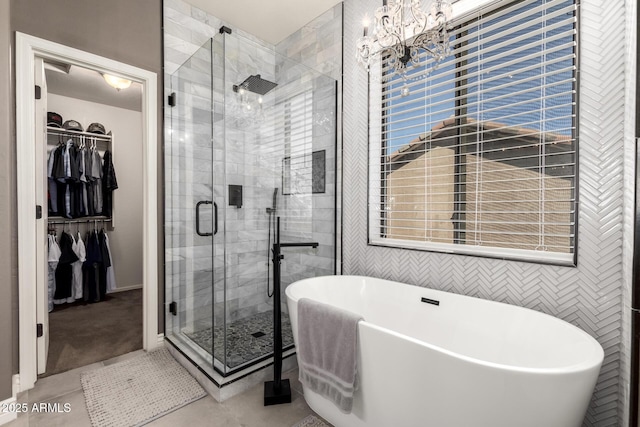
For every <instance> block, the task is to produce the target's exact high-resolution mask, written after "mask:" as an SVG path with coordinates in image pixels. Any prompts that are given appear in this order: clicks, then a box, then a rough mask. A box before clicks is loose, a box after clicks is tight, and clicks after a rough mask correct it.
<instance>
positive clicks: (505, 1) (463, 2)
mask: <svg viewBox="0 0 640 427" xmlns="http://www.w3.org/2000/svg"><path fill="white" fill-rule="evenodd" d="M519 1H522V0H458V1H455V2H453V5H452V7H453V25H454V26H455V27H460V26H461V25H468V24H469V23H471V22H473V21H475V20H477V19H479V17H478V13H477V12H478V11H479V10H482V13H483V14H490V13H493V12H495V11H497V10H500V9H502V8H504V7H506V6H510V5H512V4H515V3H518V2H519ZM573 3H574V5H575V7H576V10H575V44H576V45H575V51H574V65H575V71H574V76H575V80H574V82H573V91H574V94H575V95H574V98H573V109H574V110H573V119H572V120H573V123H572V124H573V128H574V133H573V135H572V136H573V141H574V146H573V151H574V153H575V154H574V164H575V166H574V168H575V169H574V175H573V180H574V185H573V189H572V191H573V192H574V194H573V196H574V197H573V200H574V201H573V209H574V217H573V221H574V222H573V231H574V232H573V237H572V242H571V243H572V246H573V251H572V252H571V253H560V252H549V251H531V250H523V249H515V248H504V247H497V246H477V245H466V244H459V243H441V242H435V243H434V242H428V241H418V240H402V239H391V238H386V237H382V235H381V234H382V232H381V229H382V227H384V221H385V219H384V216H385V215H384V214H383V213H380V214H376V212H375V211H374V209H373V206H372V205H373V204H372V201H371V195H372V185H373V184H374V183H375V184H376V185H377V186H378V187H379V188H378V189H379V194H380V199H379V202H378V203H377V206H379V207H380V209H382V208H383V207H384V198H385V195H384V191H383V189H384V186H383V185H382V184H381V182H382V181H383V180H384V179H385V176H386V175H385V174H387V173H388V172H387V171H385V170H384V168H385V166H386V165H385V162H381V161H380V160H379V159H380V157H381V156H384V152H385V147H384V144H383V143H382V140H383V138H382V136H381V135H382V133H383V132H384V127H385V124H384V121H383V118H382V114H379V113H378V112H377V110H376V109H373V110H372V108H371V107H372V103H376V102H377V103H378V104H380V103H382V104H384V102H385V100H384V97H383V94H382V87H383V85H381V84H380V85H372V81H371V77H370V76H371V75H374V73H376V72H378V73H379V72H380V70H379V68H377V66H376V64H374V65H372V67H371V70H370V72H369V74H368V76H367V77H368V79H367V86H368V90H367V105H368V106H369V109H368V111H369V114H368V119H369V120H368V129H367V130H368V141H369V144H368V153H367V154H368V160H367V210H368V212H367V244H368V245H369V246H378V247H386V248H399V249H406V250H416V251H420V252H432V253H446V254H455V255H465V256H473V257H482V258H494V259H502V260H512V261H520V262H528V263H536V264H546V265H559V266H568V267H577V265H578V230H579V224H578V222H579V208H580V202H579V195H580V191H579V163H580V162H579V145H580V144H579V139H580V138H579V135H580V129H579V122H580V120H579V118H580V102H579V101H580V42H579V39H580V2H579V1H578V0H574V1H573ZM378 67H379V65H378ZM458 72H459V71H458V70H457V67H456V69H454V73H455V74H458ZM456 93H457V88H456ZM459 103H460V101H459V100H456V105H455V110H456V111H458V110H459V108H460V105H459ZM459 120H460V118H459V116H458V114H456V121H459ZM457 137H458V138H460V137H461V135H460V134H458V136H457ZM372 139H373V141H375V142H377V144H371V141H372ZM372 145H374V146H375V147H377V148H380V152H375V151H377V150H375V149H372ZM455 148H456V154H455V155H456V161H455V162H454V167H455V168H458V167H460V162H459V160H457V159H458V157H459V156H460V155H461V154H460V153H459V148H460V144H456V146H455ZM376 157H377V158H378V160H376ZM376 167H377V168H378V170H379V174H377V175H378V179H377V180H376V181H375V182H374V181H372V176H373V174H374V173H375V168H376ZM455 181H456V182H455V184H454V185H459V182H457V181H458V180H455ZM456 193H457V192H456ZM465 194H466V193H465ZM459 203H460V200H458V198H457V197H456V199H455V200H454V202H453V206H454V207H455V206H457V205H458V204H459ZM454 211H457V209H455V208H454ZM454 215H455V213H454ZM374 221H375V222H379V224H377V225H373V224H372V222H374ZM374 227H377V230H378V231H377V234H378V235H379V236H380V237H375V234H374V233H373V230H374ZM463 233H464V231H463ZM460 236H461V234H460V230H458V229H457V227H454V237H453V241H454V242H455V241H457V240H458V241H459V240H460Z"/></svg>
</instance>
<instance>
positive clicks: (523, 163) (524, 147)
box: [386, 118, 574, 176]
mask: <svg viewBox="0 0 640 427" xmlns="http://www.w3.org/2000/svg"><path fill="white" fill-rule="evenodd" d="M458 128H461V131H460V132H458ZM476 132H482V133H483V134H484V135H485V136H486V137H487V140H488V141H484V142H483V146H482V151H481V152H480V153H479V154H480V155H482V156H483V157H485V158H487V159H490V160H495V161H501V162H505V163H509V164H512V165H514V166H518V167H531V166H532V165H533V161H534V160H535V159H537V155H538V150H539V145H538V144H539V143H540V139H541V137H542V138H544V143H545V144H546V147H545V153H546V154H547V156H549V155H551V156H552V157H548V159H551V160H552V163H551V164H548V165H547V167H546V168H545V171H546V173H547V174H548V175H554V176H566V175H569V174H571V175H573V173H568V172H569V171H567V170H566V169H562V167H561V166H562V165H573V163H574V156H573V153H574V148H573V144H572V137H571V136H570V135H561V134H558V133H554V132H546V133H542V134H541V133H540V132H538V131H537V130H535V129H530V128H525V127H516V126H508V125H505V124H504V123H499V122H491V121H486V122H478V121H476V120H474V119H461V121H460V122H457V121H456V119H455V118H449V119H446V120H444V121H442V122H440V123H438V124H436V125H435V126H433V127H432V128H431V131H430V132H427V133H425V134H422V135H420V136H419V137H417V138H415V139H414V140H412V141H410V142H409V143H408V144H405V145H403V146H402V147H400V148H399V149H398V150H397V151H394V152H393V153H391V154H389V155H388V156H387V159H386V160H387V164H389V165H390V169H391V171H394V170H396V169H399V168H401V167H402V166H404V165H405V164H407V163H409V162H411V161H413V160H414V159H416V158H418V157H420V156H422V155H423V154H424V153H426V152H428V151H429V150H431V149H433V148H436V147H447V148H456V147H457V146H458V134H459V133H460V134H462V135H464V134H473V133H476ZM465 147H467V148H469V149H468V150H462V151H461V153H460V154H478V153H477V152H476V146H475V144H470V145H468V146H467V145H464V144H463V147H462V148H465ZM515 148H517V149H518V155H517V156H513V151H511V150H512V149H515ZM513 157H518V159H513ZM548 163H549V162H548ZM536 164H537V162H536ZM554 165H558V167H553V166H554Z"/></svg>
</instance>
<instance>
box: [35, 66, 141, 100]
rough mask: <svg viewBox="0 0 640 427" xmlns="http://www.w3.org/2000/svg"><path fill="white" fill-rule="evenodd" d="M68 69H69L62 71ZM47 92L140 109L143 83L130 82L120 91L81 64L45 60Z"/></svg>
mask: <svg viewBox="0 0 640 427" xmlns="http://www.w3.org/2000/svg"><path fill="white" fill-rule="evenodd" d="M67 69H68V70H69V71H68V73H67V72H65V71H66V70H67ZM45 73H46V77H47V92H50V93H55V94H56V95H64V96H68V97H70V98H77V99H82V100H84V101H90V102H96V103H99V104H106V105H111V106H112V107H119V108H125V109H127V110H134V111H142V85H141V84H139V83H135V82H134V83H132V84H131V86H130V87H129V88H127V89H122V90H120V91H118V90H116V89H114V88H113V87H111V86H109V85H108V84H107V82H105V81H104V78H103V77H102V75H101V74H100V73H98V72H97V71H93V70H89V69H86V68H82V67H77V66H75V65H72V66H70V67H69V66H68V65H67V66H64V65H57V64H53V65H52V64H47V65H46V66H45Z"/></svg>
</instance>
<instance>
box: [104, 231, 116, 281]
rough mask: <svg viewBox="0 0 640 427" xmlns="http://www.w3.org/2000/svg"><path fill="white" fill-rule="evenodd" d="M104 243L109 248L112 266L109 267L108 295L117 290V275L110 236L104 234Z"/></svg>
mask: <svg viewBox="0 0 640 427" xmlns="http://www.w3.org/2000/svg"><path fill="white" fill-rule="evenodd" d="M104 243H105V245H106V247H107V255H108V256H109V260H110V264H111V265H109V267H107V293H109V292H113V291H115V290H116V273H115V270H114V269H113V257H112V256H111V247H110V246H109V236H108V235H107V233H104Z"/></svg>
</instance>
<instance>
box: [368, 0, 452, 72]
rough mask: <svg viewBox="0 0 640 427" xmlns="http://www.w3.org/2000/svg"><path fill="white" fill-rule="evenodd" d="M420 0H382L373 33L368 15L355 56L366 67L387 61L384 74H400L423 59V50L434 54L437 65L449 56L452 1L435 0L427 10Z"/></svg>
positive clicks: (375, 14) (435, 65) (428, 53)
mask: <svg viewBox="0 0 640 427" xmlns="http://www.w3.org/2000/svg"><path fill="white" fill-rule="evenodd" d="M421 3H422V1H421V0H383V4H382V6H381V7H379V8H377V9H376V11H375V13H374V19H375V22H374V25H373V31H372V34H369V24H370V22H369V20H368V18H365V21H364V22H363V24H364V34H363V36H362V37H360V38H359V39H358V41H357V43H356V44H357V52H356V57H357V59H358V62H360V63H361V64H362V65H364V67H365V68H366V69H367V71H369V70H370V67H371V65H372V63H373V62H374V61H380V60H382V61H384V65H385V66H386V67H388V68H387V70H388V71H386V72H385V77H386V78H390V77H392V76H394V75H400V76H401V77H402V79H403V80H405V81H406V78H407V77H406V70H407V68H410V67H412V66H415V65H417V64H418V63H419V62H420V54H421V52H426V53H427V55H429V56H430V57H432V58H433V60H434V66H433V67H434V68H435V67H437V65H438V63H439V62H440V61H442V60H443V59H444V58H446V57H447V56H448V55H449V53H450V51H451V49H450V47H449V33H448V31H449V30H450V29H451V28H450V22H449V21H450V20H451V15H452V12H451V4H450V3H449V2H448V1H445V0H432V1H430V6H429V8H428V10H429V12H426V11H425V10H423V9H422V8H421Z"/></svg>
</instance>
